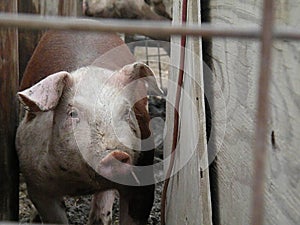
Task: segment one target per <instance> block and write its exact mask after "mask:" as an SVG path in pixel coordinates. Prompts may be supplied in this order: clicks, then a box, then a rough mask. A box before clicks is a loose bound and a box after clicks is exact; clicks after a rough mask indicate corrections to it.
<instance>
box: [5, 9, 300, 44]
mask: <svg viewBox="0 0 300 225" xmlns="http://www.w3.org/2000/svg"><path fill="white" fill-rule="evenodd" d="M0 26H2V27H18V28H23V29H56V30H63V29H68V30H85V31H98V32H121V33H127V34H142V35H145V36H157V37H166V36H170V35H191V36H202V37H231V38H259V37H260V33H261V29H260V27H259V26H250V25H249V26H248V27H237V26H235V27H232V26H227V27H226V26H224V25H222V26H216V25H211V24H202V25H201V26H199V25H197V24H194V25H193V24H184V25H171V23H169V22H159V21H155V22H153V21H132V20H123V19H122V20H117V19H98V20H95V19H94V20H92V19H78V18H75V17H73V18H72V17H59V16H55V17H54V16H48V17H41V16H37V15H26V14H11V13H0ZM273 37H274V38H280V39H295V40H297V39H300V29H295V28H292V27H278V28H277V29H275V30H274V32H273Z"/></svg>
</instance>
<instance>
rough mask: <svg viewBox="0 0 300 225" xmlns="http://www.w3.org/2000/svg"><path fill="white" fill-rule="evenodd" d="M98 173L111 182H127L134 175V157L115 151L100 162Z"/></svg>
mask: <svg viewBox="0 0 300 225" xmlns="http://www.w3.org/2000/svg"><path fill="white" fill-rule="evenodd" d="M97 172H98V173H99V174H100V175H101V176H103V177H105V178H107V179H110V180H114V181H117V180H123V179H125V180H126V179H128V177H131V174H132V157H131V156H130V155H129V154H128V153H126V152H124V151H120V150H115V151H113V152H111V153H109V154H108V155H106V156H105V157H104V158H103V159H102V160H100V163H99V165H98V171H97Z"/></svg>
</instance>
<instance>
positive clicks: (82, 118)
mask: <svg viewBox="0 0 300 225" xmlns="http://www.w3.org/2000/svg"><path fill="white" fill-rule="evenodd" d="M148 89H151V90H152V91H153V90H154V91H156V92H157V93H159V92H161V90H160V89H159V88H158V86H157V82H156V80H155V77H154V73H153V71H152V70H151V69H150V68H149V67H148V66H147V65H145V64H143V63H141V62H135V59H134V57H133V55H132V54H131V52H130V50H129V49H128V48H127V46H126V45H125V44H124V43H123V41H122V40H121V39H120V38H119V36H118V35H116V34H107V33H91V32H79V31H47V32H46V33H45V34H44V35H43V37H42V38H41V40H40V42H39V44H38V45H37V47H36V49H35V51H34V53H33V55H32V57H31V59H30V61H29V63H28V65H27V67H26V70H25V72H24V76H23V78H22V82H21V86H20V91H19V92H18V93H17V97H18V99H19V101H20V102H21V103H22V105H23V106H24V109H25V116H24V118H23V119H22V121H21V122H20V125H19V127H18V129H17V134H16V149H17V153H18V157H19V162H20V170H21V172H22V174H23V176H24V178H25V181H26V184H27V188H28V194H29V198H30V199H31V200H32V202H33V204H34V205H35V207H36V209H37V211H38V213H39V215H40V218H41V220H42V222H44V223H55V224H67V223H68V219H67V217H66V213H65V209H64V204H63V197H64V196H78V195H87V194H93V199H92V202H91V211H90V214H89V221H88V224H103V225H107V224H111V222H112V206H113V202H114V199H115V196H116V192H118V194H119V196H120V224H122V225H129V224H130V225H135V224H136V225H141V224H146V223H147V219H148V217H149V214H150V211H151V207H152V205H153V199H154V176H153V170H147V171H146V172H145V173H143V172H141V171H139V167H144V166H151V165H152V164H153V156H154V144H153V138H152V135H151V130H150V125H149V122H150V117H149V114H148V109H147V98H146V96H147V90H148ZM144 140H145V141H144ZM143 177H147V178H149V179H150V180H153V183H148V184H147V185H143V184H141V183H140V180H141V178H143ZM131 184H132V185H131Z"/></svg>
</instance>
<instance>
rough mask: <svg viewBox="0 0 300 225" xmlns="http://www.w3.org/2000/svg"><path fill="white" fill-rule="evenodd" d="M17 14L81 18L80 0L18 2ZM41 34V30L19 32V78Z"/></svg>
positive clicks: (22, 0) (20, 0)
mask: <svg viewBox="0 0 300 225" xmlns="http://www.w3.org/2000/svg"><path fill="white" fill-rule="evenodd" d="M18 12H19V13H32V14H41V15H51V16H55V15H61V16H74V17H75V16H82V0H72V1H69V0H60V1H59V0H50V1H49V0H39V1H37V0H28V1H24V0H18ZM42 34H43V31H42V30H40V31H37V30H32V31H29V30H19V61H20V70H19V72H20V75H21V76H22V75H23V73H24V71H25V68H26V65H27V63H28V61H29V59H30V57H31V55H32V53H33V51H34V49H35V47H36V45H37V43H38V41H39V40H40V38H41V36H42Z"/></svg>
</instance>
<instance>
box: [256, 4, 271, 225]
mask: <svg viewBox="0 0 300 225" xmlns="http://www.w3.org/2000/svg"><path fill="white" fill-rule="evenodd" d="M273 17H274V2H273V0H264V8H263V21H262V34H261V35H262V36H261V61H260V76H259V84H258V85H259V90H258V99H257V101H258V108H257V115H256V132H255V148H254V167H255V168H254V177H253V179H254V180H253V199H252V225H261V224H263V220H264V187H265V185H264V184H265V164H266V156H267V136H268V135H267V132H268V118H269V116H268V113H269V86H270V77H271V54H272V51H271V50H272V49H271V47H272V34H273V23H274V18H273Z"/></svg>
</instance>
